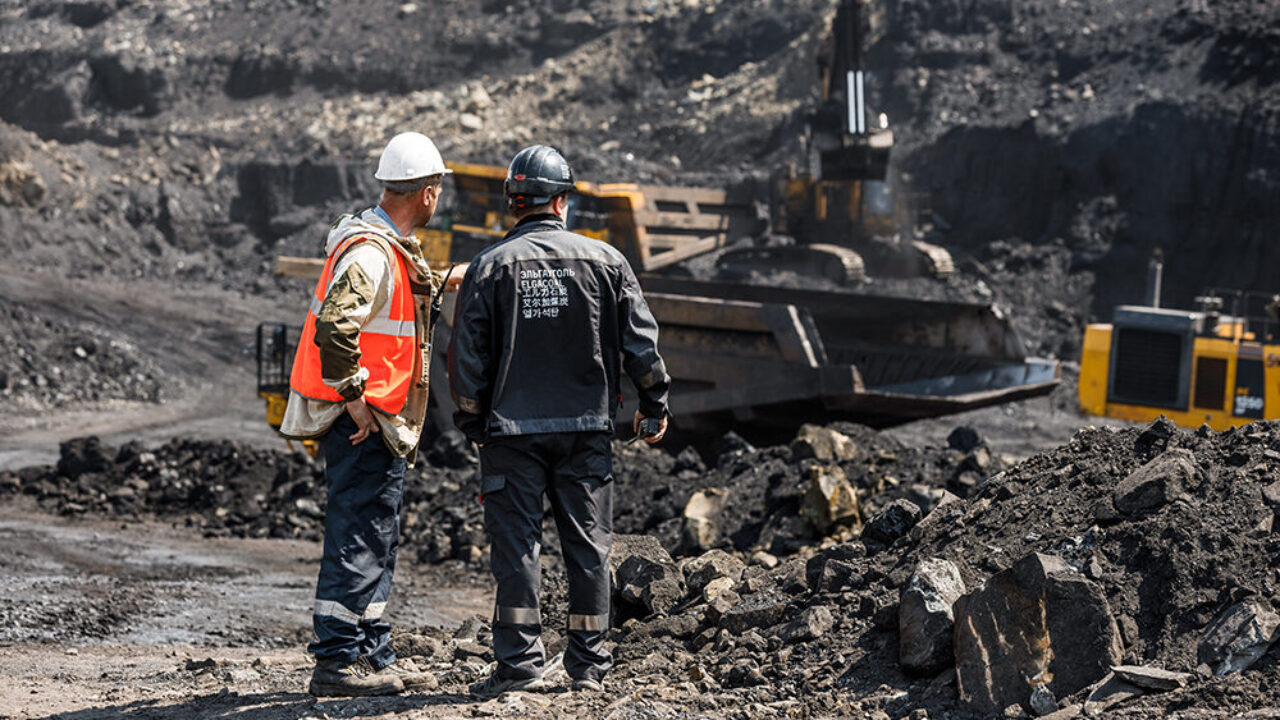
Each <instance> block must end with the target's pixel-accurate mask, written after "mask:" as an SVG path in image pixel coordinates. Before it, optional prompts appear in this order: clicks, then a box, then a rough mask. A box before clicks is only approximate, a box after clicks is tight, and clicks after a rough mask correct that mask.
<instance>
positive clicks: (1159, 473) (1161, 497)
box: [1112, 448, 1200, 515]
mask: <svg viewBox="0 0 1280 720" xmlns="http://www.w3.org/2000/svg"><path fill="white" fill-rule="evenodd" d="M1199 472H1200V470H1199V467H1198V466H1197V465H1196V459H1195V456H1193V455H1192V454H1191V451H1189V450H1185V449H1183V448H1174V449H1172V450H1166V451H1164V452H1162V453H1160V454H1159V455H1157V456H1156V457H1155V458H1154V459H1153V460H1151V462H1149V463H1147V464H1146V465H1143V466H1142V467H1140V468H1138V469H1137V470H1134V471H1133V472H1132V473H1131V474H1130V475H1129V477H1126V478H1125V479H1124V480H1121V481H1120V482H1119V483H1118V484H1117V485H1116V489H1115V491H1114V492H1113V493H1112V499H1113V500H1114V502H1115V505H1116V509H1117V510H1119V511H1120V512H1122V513H1125V514H1129V515H1132V514H1136V513H1142V512H1147V511H1150V510H1155V509H1157V508H1159V507H1160V506H1161V505H1164V504H1165V503H1167V502H1170V501H1172V500H1173V499H1174V498H1176V497H1178V496H1179V495H1181V494H1182V491H1183V488H1184V487H1186V486H1187V485H1188V484H1189V483H1191V482H1192V481H1193V480H1194V479H1195V477H1196V476H1197V475H1198V474H1199Z"/></svg>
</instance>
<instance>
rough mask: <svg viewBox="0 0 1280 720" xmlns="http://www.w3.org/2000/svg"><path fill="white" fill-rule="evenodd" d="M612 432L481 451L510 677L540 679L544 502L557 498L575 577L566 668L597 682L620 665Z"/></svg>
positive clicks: (511, 440)
mask: <svg viewBox="0 0 1280 720" xmlns="http://www.w3.org/2000/svg"><path fill="white" fill-rule="evenodd" d="M610 451H611V448H610V446H609V434H608V433H601V432H590V433H586V432H584V433H551V434H540V435H517V436H510V437H498V438H493V439H491V440H490V441H489V442H486V443H485V445H484V447H482V448H481V449H480V465H481V483H480V493H481V495H482V496H483V498H484V516H485V529H486V530H487V531H488V533H489V539H490V554H489V557H490V563H491V565H492V570H493V575H494V579H495V580H496V581H497V586H498V587H497V597H496V602H495V603H494V626H493V652H494V656H495V657H496V658H497V660H498V673H499V675H501V676H503V677H510V678H523V677H536V676H539V675H541V674H542V670H543V664H544V662H545V651H544V649H543V646H542V632H541V630H542V628H541V618H540V616H539V611H538V608H539V594H540V593H539V587H538V586H539V583H540V582H541V565H540V562H539V559H538V556H539V554H540V553H541V550H542V513H543V496H544V495H546V497H547V498H548V499H549V500H550V505H551V511H552V513H553V515H554V517H555V521H556V528H557V530H558V532H559V535H560V543H561V550H562V552H563V556H564V561H565V569H566V571H567V574H568V579H569V608H568V610H569V621H568V627H567V634H568V638H569V646H568V648H566V650H565V661H564V666H565V670H566V671H568V673H569V675H570V676H571V677H574V678H581V677H592V678H594V679H599V678H602V677H603V676H604V674H605V673H607V672H608V671H609V669H610V668H611V667H612V666H613V658H612V656H610V654H609V652H608V651H607V650H605V648H604V640H605V637H606V633H607V631H608V629H609V593H610V580H609V545H610V542H611V540H612V528H613V483H612V472H611V457H610V455H609V453H610Z"/></svg>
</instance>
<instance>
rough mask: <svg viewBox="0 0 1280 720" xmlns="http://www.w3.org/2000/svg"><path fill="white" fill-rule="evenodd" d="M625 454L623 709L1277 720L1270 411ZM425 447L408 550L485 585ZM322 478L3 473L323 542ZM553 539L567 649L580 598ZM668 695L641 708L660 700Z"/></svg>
mask: <svg viewBox="0 0 1280 720" xmlns="http://www.w3.org/2000/svg"><path fill="white" fill-rule="evenodd" d="M618 456H619V462H618V472H617V475H616V477H615V482H617V483H618V486H617V487H618V492H619V496H618V500H619V502H618V505H619V507H622V508H627V509H628V511H626V512H621V513H619V515H618V518H617V530H618V531H619V533H620V534H619V535H618V536H617V539H616V543H615V547H614V552H613V555H612V559H611V563H612V564H613V567H614V578H615V600H614V603H615V605H614V609H615V612H614V622H613V629H612V631H611V642H613V643H615V644H614V653H615V656H616V658H617V660H618V666H617V668H616V669H615V672H614V674H613V675H612V676H611V677H613V678H614V681H613V682H614V684H613V685H611V688H612V689H611V690H610V692H609V697H611V698H614V699H617V698H621V697H624V696H627V695H628V694H633V695H634V694H635V693H636V692H638V691H639V690H640V689H643V688H657V689H660V692H665V693H668V694H669V699H670V698H676V699H678V706H679V707H682V708H684V709H685V710H686V711H691V712H700V713H709V714H715V715H717V716H723V717H758V716H787V717H826V716H833V715H834V716H845V717H848V716H859V715H861V716H864V717H889V718H894V719H895V720H896V719H897V718H908V717H909V718H923V717H931V718H957V719H961V718H980V717H989V716H992V715H993V714H994V715H1000V716H1002V717H1023V716H1045V715H1048V714H1050V713H1058V714H1057V715H1053V717H1055V718H1074V717H1084V716H1089V717H1122V718H1139V717H1151V716H1155V715H1159V716H1171V717H1172V716H1177V717H1185V718H1209V717H1241V716H1246V715H1245V714H1246V713H1248V712H1253V711H1260V710H1262V709H1266V708H1273V709H1272V710H1271V712H1275V710H1274V696H1273V695H1272V693H1271V688H1274V686H1275V683H1276V682H1277V681H1278V678H1277V676H1276V672H1277V668H1278V667H1280V665H1277V661H1276V657H1275V655H1274V653H1272V652H1270V649H1271V647H1272V643H1273V642H1274V640H1276V639H1277V637H1278V636H1280V615H1277V614H1276V613H1275V611H1274V609H1273V603H1275V602H1276V601H1277V596H1276V593H1277V588H1278V587H1280V576H1277V575H1276V572H1275V567H1276V564H1277V560H1280V558H1278V557H1277V552H1280V544H1277V542H1276V539H1275V538H1276V535H1275V529H1276V528H1275V520H1276V512H1277V511H1280V425H1278V424H1276V423H1258V424H1255V425H1251V426H1248V427H1246V428H1242V429H1238V430H1234V431H1229V432H1224V433H1215V432H1213V431H1209V430H1207V429H1204V430H1200V431H1196V432H1189V431H1185V430H1179V429H1177V428H1175V427H1174V426H1172V425H1171V424H1169V423H1168V422H1167V421H1164V420H1159V421H1156V422H1154V423H1152V424H1151V425H1149V426H1147V427H1145V428H1131V429H1124V430H1118V429H1115V428H1102V429H1085V430H1081V431H1080V432H1079V433H1078V434H1077V435H1076V436H1075V437H1074V438H1073V439H1072V440H1071V441H1070V442H1069V443H1067V444H1066V445H1064V446H1062V447H1061V448H1058V449H1056V450H1053V451H1050V452H1046V453H1042V454H1039V455H1036V456H1034V457H1032V458H1029V459H1027V460H1025V461H1023V462H1021V463H1017V464H1013V465H1009V464H1006V463H1005V462H1004V461H1003V460H1001V459H1000V458H998V457H992V456H991V454H990V452H989V450H988V448H987V446H986V444H985V442H984V441H983V439H982V438H981V437H979V436H978V435H977V434H976V433H974V432H973V431H972V430H971V429H969V428H964V427H961V428H957V429H956V430H955V431H954V432H953V433H952V436H951V442H950V443H949V445H948V446H946V447H926V448H921V449H911V448H906V447H903V446H901V445H900V444H897V443H894V442H892V441H888V440H886V439H885V438H884V436H882V435H878V434H876V433H874V432H872V431H869V430H865V429H861V428H858V427H857V426H850V425H840V426H836V427H828V428H818V427H806V428H805V429H804V430H802V431H801V433H800V434H799V435H798V436H797V438H796V440H795V441H793V442H792V443H791V444H790V445H787V446H779V447H771V448H762V449H756V448H752V447H750V446H749V445H747V444H746V443H744V442H742V441H741V440H740V439H737V438H735V437H733V436H729V437H726V438H725V439H724V440H723V441H722V442H721V443H720V446H719V448H718V454H717V455H716V456H715V457H713V458H709V461H704V460H703V459H702V458H700V457H699V456H697V454H696V453H694V452H693V451H692V450H689V451H686V452H684V453H681V454H680V455H679V456H677V457H675V458H672V457H670V456H669V455H666V454H663V453H661V452H660V451H657V450H652V449H644V450H637V449H633V448H631V447H630V446H625V445H620V446H619V448H618ZM430 457H431V460H430V462H429V463H427V468H426V469H425V471H422V472H418V473H415V474H414V475H413V477H412V478H411V480H410V482H409V483H408V495H407V503H406V505H407V507H406V512H405V547H406V548H408V549H411V550H413V551H414V556H415V557H416V558H417V559H418V560H419V561H421V562H425V563H427V565H424V566H422V569H421V570H418V571H415V572H422V573H426V575H427V576H429V577H435V578H437V580H436V581H435V582H439V581H440V580H439V579H441V578H449V579H450V582H455V583H457V582H464V583H465V582H477V578H479V577H482V576H483V572H484V567H485V560H486V558H485V547H484V546H485V541H484V538H483V533H482V532H480V531H479V528H478V525H477V521H478V510H479V505H478V503H477V502H476V500H475V497H474V487H475V482H474V478H472V477H470V475H471V474H473V473H474V470H473V469H472V468H470V467H469V463H468V458H466V457H465V455H463V454H460V453H458V452H457V446H455V445H452V444H451V443H449V442H447V441H443V440H442V441H441V442H440V443H438V444H437V446H436V448H435V449H434V450H433V452H432V453H431V455H430ZM453 465H456V466H459V467H457V468H452V467H450V466H453ZM314 473H315V471H314V469H313V468H312V467H311V465H310V463H309V462H308V461H307V460H306V459H305V457H300V456H296V455H294V456H291V455H287V454H284V453H280V452H261V451H252V450H246V449H242V448H236V447H234V446H233V445H229V444H226V443H222V444H207V445H203V446H201V445H199V444H193V443H184V442H179V441H175V442H174V443H171V444H170V445H167V446H164V447H162V448H159V449H157V450H156V451H153V452H151V451H140V450H139V449H138V448H133V447H124V448H121V449H119V450H109V449H106V448H103V446H102V445H101V443H100V442H98V441H96V440H95V439H87V440H84V441H78V442H75V443H69V444H67V445H66V446H65V447H64V449H63V456H62V459H61V460H60V462H59V463H58V465H56V466H52V467H46V468H32V469H30V470H27V471H23V472H19V473H9V474H5V475H0V486H2V487H3V488H4V489H5V491H6V492H9V493H20V494H22V495H27V496H31V497H32V498H33V499H35V500H36V501H37V502H38V503H39V504H40V506H42V507H43V508H45V509H46V510H49V511H53V512H56V513H59V514H63V515H68V514H69V515H73V516H77V517H84V518H92V517H101V516H103V515H106V516H110V517H117V518H123V519H129V520H131V521H132V522H137V521H139V520H142V519H143V518H145V517H161V518H168V519H169V520H171V521H177V523H178V524H179V525H180V526H181V525H185V526H187V527H194V528H197V529H199V530H200V531H201V532H202V533H203V534H205V536H206V537H216V536H220V535H227V534H234V535H241V536H245V535H248V536H272V537H312V536H314V535H315V533H316V532H317V529H318V527H319V522H320V521H319V518H320V517H322V514H323V502H324V498H323V493H322V492H320V490H319V489H318V486H317V484H316V482H315V474H314ZM548 531H549V532H548V539H547V542H546V546H547V555H548V564H547V569H548V573H547V577H546V578H545V580H544V622H545V630H544V632H545V634H546V641H547V644H548V646H549V647H550V648H551V650H552V652H555V651H557V650H558V649H561V648H563V640H562V639H561V636H560V628H561V627H562V625H563V613H564V592H565V587H564V580H563V574H562V571H561V570H560V569H559V568H560V565H559V562H558V559H557V558H556V554H557V553H556V551H555V545H556V543H555V541H554V532H553V531H552V529H551V528H548ZM428 568H434V569H428ZM479 582H481V583H483V581H482V580H481V581H479ZM125 612H126V613H127V612H129V611H128V610H127V609H126V610H125ZM21 625H22V623H21V622H20V623H19V626H21ZM487 632H488V629H487V625H486V624H485V623H484V622H483V621H482V620H480V619H478V618H477V619H475V620H472V621H468V622H466V623H464V624H463V625H462V626H461V627H460V628H457V629H454V628H451V627H446V628H439V627H429V626H419V627H416V628H415V627H410V628H409V629H407V630H405V631H403V632H401V634H399V635H398V636H397V637H398V639H397V643H398V646H399V647H400V649H401V651H402V653H403V654H407V655H411V656H414V657H416V658H417V659H418V660H420V661H421V662H424V663H427V664H429V665H430V666H431V667H433V668H434V669H435V670H436V671H437V672H439V673H440V675H441V678H442V680H443V681H444V682H445V684H446V687H457V688H458V689H461V685H462V684H463V683H465V682H468V681H471V680H474V679H475V678H477V677H479V676H481V675H482V674H483V672H484V671H485V668H486V663H487V662H489V661H490V660H491V656H490V655H489V654H488V651H487V645H486V643H487V638H486V633H487ZM284 642H285V643H288V642H289V640H288V639H286V640H285V641H284ZM187 669H188V670H194V671H195V672H196V673H197V674H198V673H199V672H203V670H202V669H201V668H200V667H194V668H193V667H188V668H187ZM259 670H261V668H259ZM450 683H456V686H455V685H450ZM656 697H660V696H655V697H649V698H645V697H641V698H639V699H637V698H634V697H633V700H632V701H633V702H635V703H638V706H637V707H645V708H648V710H646V711H645V712H650V713H652V715H650V716H654V717H665V716H667V715H666V714H665V713H667V712H668V710H664V709H663V708H664V707H666V706H665V705H663V704H662V703H661V702H658V701H657V700H656V699H655V698H656ZM576 701H585V702H587V704H586V705H583V706H580V707H579V709H580V710H583V711H589V710H590V709H591V708H594V707H596V706H595V705H593V704H592V703H593V702H594V698H590V697H586V698H581V697H579V698H576ZM509 702H516V703H519V702H528V703H534V707H535V708H536V707H537V703H538V702H539V701H537V700H524V701H521V700H519V698H518V697H517V698H516V699H514V700H511V701H509ZM392 707H394V706H392ZM733 708H737V709H736V710H735V709H733ZM743 708H747V709H745V710H744V709H743ZM596 709H597V710H598V708H596ZM508 710H511V708H508ZM619 717H621V716H619ZM1250 717H1271V715H1265V714H1255V715H1252V716H1250Z"/></svg>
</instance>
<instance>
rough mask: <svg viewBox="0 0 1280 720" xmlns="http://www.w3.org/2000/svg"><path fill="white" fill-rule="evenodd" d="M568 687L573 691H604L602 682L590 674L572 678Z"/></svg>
mask: <svg viewBox="0 0 1280 720" xmlns="http://www.w3.org/2000/svg"><path fill="white" fill-rule="evenodd" d="M569 687H570V688H572V689H573V691H574V692H604V682H602V681H601V680H597V679H596V678H593V677H591V676H587V677H580V678H574V679H573V682H572V683H570V684H569Z"/></svg>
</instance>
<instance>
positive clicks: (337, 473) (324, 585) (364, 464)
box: [307, 412, 405, 670]
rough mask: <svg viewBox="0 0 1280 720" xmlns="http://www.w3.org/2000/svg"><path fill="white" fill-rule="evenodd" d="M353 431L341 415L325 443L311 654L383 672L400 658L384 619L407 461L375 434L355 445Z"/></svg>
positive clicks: (349, 417)
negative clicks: (363, 662)
mask: <svg viewBox="0 0 1280 720" xmlns="http://www.w3.org/2000/svg"><path fill="white" fill-rule="evenodd" d="M355 432H356V424H355V421H354V420H352V419H351V416H350V415H348V414H347V413H345V412H344V413H342V415H341V417H339V418H338V420H337V422H335V423H334V424H333V427H331V428H330V429H329V432H328V434H326V435H325V436H324V438H323V439H322V440H321V447H322V448H323V449H324V461H325V476H326V478H328V481H329V499H328V502H327V503H326V504H325V511H324V556H323V558H321V560H320V579H319V581H317V583H316V604H315V615H314V617H313V624H314V627H315V631H316V641H315V642H313V643H311V645H309V646H308V647H307V651H308V652H311V653H314V654H315V656H316V658H317V659H336V660H339V661H341V662H342V663H343V664H350V663H353V662H355V661H356V659H357V658H358V657H360V656H364V657H367V658H368V659H369V662H370V664H372V665H373V667H374V669H376V670H381V669H382V668H384V667H386V666H387V665H390V664H391V663H393V662H395V659H396V656H395V652H394V651H392V649H391V643H390V640H391V625H390V624H389V623H387V622H386V621H385V620H383V619H382V613H383V610H385V609H386V607H387V597H388V596H390V594H391V575H392V573H393V572H394V571H395V567H396V548H397V547H399V545H400V501H401V498H402V497H403V496H404V470H405V459H404V458H402V457H396V456H395V455H394V454H392V453H391V451H390V450H388V449H387V446H386V444H384V443H383V442H382V436H381V435H379V434H377V433H372V434H370V435H369V437H367V438H365V439H364V441H363V442H361V443H360V444H359V445H352V444H351V440H350V439H349V436H350V435H352V434H353V433H355Z"/></svg>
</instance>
